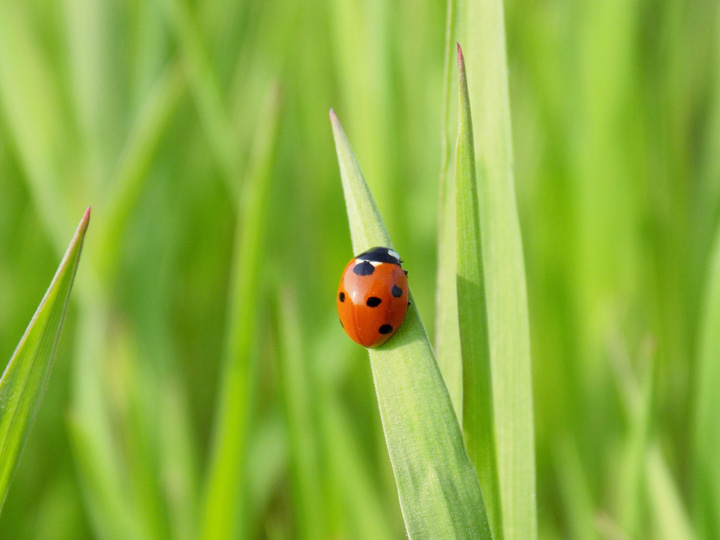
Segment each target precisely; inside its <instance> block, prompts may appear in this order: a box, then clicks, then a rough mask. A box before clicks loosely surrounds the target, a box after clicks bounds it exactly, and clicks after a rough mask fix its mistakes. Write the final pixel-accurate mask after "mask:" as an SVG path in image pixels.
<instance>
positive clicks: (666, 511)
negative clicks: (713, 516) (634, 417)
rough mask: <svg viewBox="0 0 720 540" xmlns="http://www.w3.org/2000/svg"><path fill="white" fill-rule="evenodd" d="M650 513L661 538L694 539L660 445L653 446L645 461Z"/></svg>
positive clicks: (673, 539) (658, 536)
mask: <svg viewBox="0 0 720 540" xmlns="http://www.w3.org/2000/svg"><path fill="white" fill-rule="evenodd" d="M645 471H646V472H645V474H646V478H647V493H648V498H649V500H650V504H649V506H650V515H651V517H652V521H653V523H654V525H655V526H654V530H655V532H656V534H657V536H655V538H658V539H659V540H693V539H694V538H695V534H694V533H693V530H692V527H691V525H690V520H689V519H688V516H687V513H686V511H685V508H684V505H683V501H682V497H681V496H680V492H679V491H678V487H677V486H676V485H675V481H674V480H673V478H672V475H671V474H670V471H669V470H668V466H667V463H666V462H665V459H664V458H663V455H662V452H661V451H660V448H659V447H658V446H657V445H655V446H652V447H651V448H650V449H649V451H648V454H647V460H646V462H645Z"/></svg>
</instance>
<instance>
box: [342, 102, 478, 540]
mask: <svg viewBox="0 0 720 540" xmlns="http://www.w3.org/2000/svg"><path fill="white" fill-rule="evenodd" d="M330 118H331V122H332V126H333V132H334V136H335V145H336V148H337V153H338V160H339V162H340V172H341V176H342V183H343V190H344V192H345V202H346V204H347V211H348V218H349V221H350V231H351V235H352V241H353V242H352V243H353V249H354V251H355V252H356V253H358V252H360V251H363V250H365V249H367V248H370V247H372V246H387V247H392V242H391V240H390V237H389V235H388V233H387V231H386V229H385V225H384V223H383V220H382V218H381V217H380V213H379V212H378V209H377V207H376V206H375V202H374V200H373V198H372V195H371V194H370V191H369V189H368V187H367V184H366V183H365V179H364V178H363V175H362V172H361V171H360V167H359V165H358V163H357V161H356V160H355V156H354V154H353V151H352V149H351V147H350V143H349V142H348V140H347V137H346V136H345V133H344V132H343V130H342V126H341V125H340V122H339V121H338V119H337V116H335V113H334V112H332V111H331V113H330ZM411 298H412V295H411ZM369 353H370V363H371V367H372V372H373V379H374V381H375V390H376V393H377V398H378V405H379V408H380V416H381V419H382V424H383V430H384V432H385V439H386V442H387V447H388V453H389V454H390V461H391V462H392V466H393V472H394V473H395V481H396V484H397V489H398V495H399V498H400V506H401V508H402V512H403V517H404V519H405V526H406V528H407V532H408V535H409V537H410V538H491V534H490V529H489V526H488V522H487V515H486V514H485V505H484V503H483V499H482V493H481V491H480V484H479V482H478V480H477V476H476V475H475V471H474V470H473V467H472V464H471V463H470V459H469V458H468V455H467V452H466V450H465V446H464V444H463V440H462V435H461V433H460V426H459V425H458V423H457V419H456V417H455V412H454V410H453V407H452V403H451V401H450V396H449V394H448V392H447V389H446V388H445V385H444V383H443V381H442V376H441V375H440V370H439V369H438V366H437V363H436V361H435V355H434V353H433V350H432V347H431V346H430V341H429V340H428V337H427V334H426V332H425V328H424V327H423V324H422V321H421V320H420V316H419V314H418V311H417V307H416V306H415V304H413V305H412V306H411V307H410V308H409V309H408V313H407V316H406V318H405V322H404V323H403V326H402V327H401V328H400V330H399V331H398V332H397V334H395V336H394V337H393V338H392V339H391V340H390V341H388V342H387V343H386V344H385V345H383V346H381V347H378V348H377V349H372V350H370V351H369Z"/></svg>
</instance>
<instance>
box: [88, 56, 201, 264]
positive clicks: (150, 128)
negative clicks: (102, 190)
mask: <svg viewBox="0 0 720 540" xmlns="http://www.w3.org/2000/svg"><path fill="white" fill-rule="evenodd" d="M186 85H187V81H186V77H185V73H184V72H183V70H182V69H181V65H180V63H179V62H178V61H176V62H174V63H172V64H171V65H170V66H168V67H167V68H166V69H165V70H164V71H163V72H162V73H161V74H160V75H159V76H158V80H157V82H156V83H155V84H154V85H153V87H152V89H151V90H150V91H149V92H148V95H147V96H146V98H145V101H144V103H143V105H142V107H141V108H140V110H139V111H138V114H137V119H136V120H135V123H134V125H133V128H132V129H131V130H130V133H129V135H128V138H127V141H126V143H125V148H124V149H123V151H122V154H121V156H120V159H119V160H118V164H117V166H116V170H115V171H114V173H113V178H112V182H111V187H110V192H109V193H108V195H107V201H108V210H107V216H108V217H107V218H106V219H105V221H104V225H103V227H102V231H101V232H100V233H99V234H98V236H99V237H100V238H102V239H103V241H104V242H106V243H108V244H109V245H117V244H118V242H119V240H120V237H121V236H122V233H123V232H124V231H125V230H126V228H127V225H128V222H129V220H130V217H131V216H132V210H133V209H134V208H135V205H136V203H137V201H138V199H139V198H140V194H141V192H142V188H143V186H144V185H145V180H147V179H148V178H149V177H150V175H148V174H147V173H148V168H149V166H150V163H151V160H152V157H153V153H154V151H155V150H156V148H157V146H158V144H159V142H160V141H161V139H162V136H163V135H164V134H165V129H166V128H167V124H168V122H169V120H170V118H172V115H173V113H174V112H175V110H176V109H177V106H178V104H179V102H180V98H181V97H182V95H183V90H184V89H185V88H186ZM118 256H119V253H118V251H117V250H103V251H102V252H101V253H100V254H98V257H99V258H101V264H100V267H101V269H102V270H105V271H110V269H112V268H114V267H115V266H116V262H117V257H118Z"/></svg>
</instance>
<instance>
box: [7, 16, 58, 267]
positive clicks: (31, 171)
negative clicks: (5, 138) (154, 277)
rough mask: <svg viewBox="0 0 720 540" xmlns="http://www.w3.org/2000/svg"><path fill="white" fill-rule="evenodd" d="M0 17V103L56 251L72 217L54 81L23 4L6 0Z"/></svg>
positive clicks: (40, 216) (29, 186) (55, 82)
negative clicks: (62, 180) (63, 183)
mask: <svg viewBox="0 0 720 540" xmlns="http://www.w3.org/2000/svg"><path fill="white" fill-rule="evenodd" d="M2 12H3V14H2V17H0V107H2V111H3V114H4V116H5V119H6V120H5V121H6V122H7V125H8V135H9V136H10V138H11V139H12V140H13V141H14V143H15V145H16V147H17V151H18V155H19V157H20V160H21V162H22V166H23V168H24V170H25V175H26V181H27V185H28V188H29V190H30V192H31V193H32V196H33V199H34V204H35V205H36V206H37V207H38V209H39V213H38V214H39V218H40V220H42V221H43V222H44V225H45V228H46V230H47V233H48V235H49V236H50V238H51V240H52V241H53V245H54V246H55V248H56V250H57V252H58V253H62V252H63V250H64V249H65V242H66V240H65V238H64V236H63V234H62V231H64V230H66V227H68V226H69V224H70V223H72V221H71V220H70V218H69V216H68V214H67V213H66V206H65V202H66V191H63V190H62V189H60V185H59V182H58V161H59V157H58V153H59V148H58V147H59V145H60V143H61V141H62V140H63V137H64V134H63V130H64V127H63V125H64V124H63V121H64V120H65V119H64V118H63V117H62V110H63V107H62V106H61V98H60V96H59V91H58V87H59V85H58V84H57V81H56V80H55V79H54V78H53V73H52V69H51V68H50V66H49V60H48V58H47V57H46V56H45V55H44V54H43V51H42V49H41V47H40V43H39V38H38V36H37V35H36V33H35V32H33V28H32V25H31V24H30V22H29V17H28V15H27V6H26V5H25V4H18V3H15V2H6V3H4V4H3V7H2Z"/></svg>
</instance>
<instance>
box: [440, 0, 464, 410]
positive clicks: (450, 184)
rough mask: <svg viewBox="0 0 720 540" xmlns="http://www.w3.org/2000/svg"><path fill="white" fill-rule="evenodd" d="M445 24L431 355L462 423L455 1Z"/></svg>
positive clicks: (452, 2) (451, 5)
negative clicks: (454, 113) (454, 156)
mask: <svg viewBox="0 0 720 540" xmlns="http://www.w3.org/2000/svg"><path fill="white" fill-rule="evenodd" d="M446 24H447V26H446V31H445V66H444V75H443V80H444V92H445V97H444V100H443V137H442V166H441V169H440V197H439V198H440V205H439V208H438V212H439V216H440V218H439V220H438V255H437V265H438V270H437V292H436V296H435V354H436V355H437V363H438V366H439V367H440V372H441V373H442V376H443V379H444V380H445V386H447V389H448V392H449V393H450V399H452V402H453V406H454V407H455V414H456V415H457V417H458V421H459V422H460V423H462V384H463V382H462V359H461V356H460V334H459V333H458V315H457V313H458V310H457V277H456V261H457V256H456V254H455V253H456V250H457V242H456V239H455V176H454V174H453V160H452V144H451V139H453V138H454V135H452V136H451V134H450V133H451V132H452V133H453V134H454V133H455V132H456V131H457V130H455V129H451V126H452V125H453V120H452V118H451V113H450V111H451V110H454V109H453V108H452V106H451V104H452V103H454V102H455V99H454V98H453V96H455V95H456V93H455V91H454V88H451V87H452V81H453V80H454V77H453V76H452V74H453V73H454V69H453V66H454V65H455V57H456V55H455V47H454V45H453V43H454V42H453V37H454V35H455V1H454V0H448V2H447V23H446Z"/></svg>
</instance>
